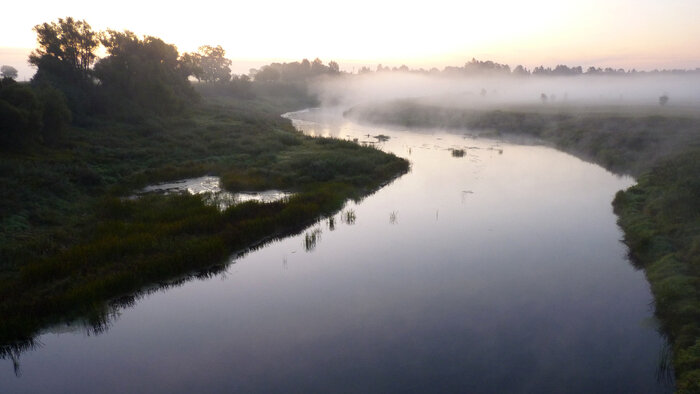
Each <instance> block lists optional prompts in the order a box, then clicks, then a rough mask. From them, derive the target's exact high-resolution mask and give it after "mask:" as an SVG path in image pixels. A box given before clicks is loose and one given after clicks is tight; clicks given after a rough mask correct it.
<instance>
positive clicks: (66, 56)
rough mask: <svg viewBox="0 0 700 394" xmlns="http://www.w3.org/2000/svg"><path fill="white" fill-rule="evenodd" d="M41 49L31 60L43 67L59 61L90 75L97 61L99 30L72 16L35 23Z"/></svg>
mask: <svg viewBox="0 0 700 394" xmlns="http://www.w3.org/2000/svg"><path fill="white" fill-rule="evenodd" d="M34 31H35V32H36V34H37V41H38V42H39V48H37V49H36V50H34V51H33V52H32V54H31V55H30V56H29V63H31V64H33V65H35V66H37V67H39V68H40V70H39V71H41V68H42V66H46V64H47V62H48V61H49V60H51V61H52V62H59V63H60V64H62V65H64V66H65V67H66V70H70V71H73V72H77V73H78V74H79V75H80V76H82V77H88V74H89V71H90V67H91V66H92V64H93V63H94V62H95V59H96V55H95V50H96V49H97V47H98V46H99V44H100V41H99V39H98V35H97V33H95V32H94V31H92V28H91V27H90V25H89V24H88V23H87V22H85V21H84V20H83V21H76V20H74V19H73V18H71V17H67V18H66V19H62V18H59V19H58V23H57V22H51V23H43V24H41V25H36V26H34Z"/></svg>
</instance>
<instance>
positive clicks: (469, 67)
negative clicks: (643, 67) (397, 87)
mask: <svg viewBox="0 0 700 394" xmlns="http://www.w3.org/2000/svg"><path fill="white" fill-rule="evenodd" d="M374 72H377V73H381V72H406V73H415V74H432V75H447V76H454V75H477V76H484V75H498V76H504V75H512V76H529V75H534V76H576V75H614V76H623V75H657V74H664V75H669V74H670V75H687V74H700V68H696V69H691V70H682V69H674V70H652V71H638V70H636V69H631V70H625V69H622V68H612V67H606V68H601V67H593V66H591V67H588V68H587V69H585V70H584V68H583V67H581V66H571V67H570V66H567V65H565V64H559V65H557V66H555V67H553V68H552V67H545V66H542V65H541V66H537V67H535V68H533V69H528V68H526V67H524V66H522V65H517V66H515V67H514V68H511V67H510V66H509V65H507V64H501V63H497V62H494V61H491V60H477V59H475V58H472V60H470V61H468V62H466V63H465V64H464V65H463V66H447V67H445V68H443V69H442V70H440V69H438V68H435V67H433V68H431V69H428V70H426V69H424V68H418V69H412V68H409V67H408V66H406V65H402V66H400V67H388V66H383V65H381V64H379V65H377V66H376V68H375V69H374V70H372V69H371V68H369V67H367V66H364V67H362V68H360V70H359V71H358V74H369V73H374Z"/></svg>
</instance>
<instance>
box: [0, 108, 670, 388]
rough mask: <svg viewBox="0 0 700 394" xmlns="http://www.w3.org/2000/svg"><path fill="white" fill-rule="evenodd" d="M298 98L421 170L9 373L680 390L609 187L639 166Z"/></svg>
mask: <svg viewBox="0 0 700 394" xmlns="http://www.w3.org/2000/svg"><path fill="white" fill-rule="evenodd" d="M289 116H290V117H291V118H292V119H295V124H296V125H297V126H298V127H299V128H301V129H303V130H304V131H305V132H307V133H309V134H312V135H323V136H336V137H339V138H347V139H351V140H353V139H357V140H358V142H359V143H362V142H366V143H373V144H375V145H376V146H377V147H378V148H380V149H384V150H386V151H391V152H395V153H396V154H398V155H400V156H403V157H406V158H408V159H409V160H410V161H411V163H412V169H411V172H410V173H409V174H407V175H405V176H403V177H401V178H399V179H397V180H396V181H394V182H393V183H391V184H390V185H388V186H386V187H384V188H383V189H381V190H380V191H379V192H377V193H375V194H373V195H371V196H369V197H367V198H366V199H364V200H363V201H360V202H357V203H349V204H348V205H347V206H346V207H345V208H344V209H343V211H342V212H339V213H338V214H336V215H335V216H334V217H333V218H331V219H324V220H322V221H320V222H319V223H318V224H316V225H315V226H312V227H311V228H309V229H307V230H305V231H304V232H302V233H301V234H298V235H296V236H292V237H289V238H286V239H284V240H281V241H276V242H274V243H272V244H269V245H267V246H265V247H263V248H261V249H259V250H257V251H254V252H251V253H249V254H247V255H245V256H242V257H239V258H234V259H233V260H234V261H233V264H232V265H230V266H229V267H228V269H227V270H226V272H225V273H223V274H221V275H218V276H216V277H214V278H210V279H205V280H195V281H191V282H187V283H185V284H184V285H182V286H179V287H176V288H171V289H168V290H166V291H162V292H156V293H153V294H151V295H149V296H147V297H145V298H144V299H142V300H140V301H139V302H137V303H136V305H135V306H134V307H133V308H128V309H124V310H122V311H121V316H119V317H118V318H117V319H115V321H114V322H113V324H112V326H111V328H110V329H109V330H108V331H106V332H105V333H102V334H100V335H88V334H87V331H86V330H80V329H78V330H75V329H72V330H71V329H65V328H57V329H55V330H54V331H53V332H48V333H45V334H44V335H42V336H41V337H40V338H39V340H40V342H41V343H42V346H41V347H40V348H38V349H37V350H35V351H32V352H28V353H25V354H23V355H22V357H21V359H20V363H21V376H20V377H16V376H15V375H14V373H13V368H12V364H11V362H10V361H9V360H5V361H3V362H2V364H0V365H1V366H3V367H2V368H0V392H3V393H5V392H7V393H42V392H52V393H54V392H65V393H92V392H105V393H124V392H133V393H158V392H162V393H191V392H209V393H217V392H266V393H267V392H285V393H286V392H305V393H307V392H337V391H340V392H362V393H365V392H473V393H506V392H507V393H531V392H552V393H555V392H556V393H561V392H566V393H592V392H595V393H606V392H607V393H621V392H630V393H632V392H633V393H647V392H664V391H668V387H665V386H663V385H661V384H659V383H658V381H657V378H656V370H657V367H658V363H659V353H660V351H661V349H662V348H663V341H662V339H661V338H660V337H659V335H658V334H657V333H656V331H655V329H654V324H653V321H652V319H651V317H652V312H651V309H650V306H649V304H650V302H651V301H652V297H651V295H650V293H649V288H648V285H647V283H646V281H645V280H644V277H643V274H642V273H641V272H639V271H635V270H634V269H633V267H632V266H631V265H630V264H629V262H628V261H627V259H626V257H625V256H626V248H625V247H624V245H623V244H621V243H620V242H619V240H620V238H621V237H622V234H621V231H620V229H619V228H618V227H617V225H616V217H615V216H614V214H613V212H612V207H611V205H610V202H611V200H612V198H613V196H614V193H615V192H616V191H617V190H619V189H622V188H625V187H628V186H630V185H631V184H633V180H632V179H630V178H627V177H618V176H615V175H613V174H610V173H609V172H607V171H605V170H604V169H602V168H600V167H598V166H596V165H593V164H590V163H586V162H583V161H581V160H579V159H577V158H574V157H572V156H569V155H566V154H564V153H561V152H557V151H555V150H552V149H549V148H545V147H540V146H518V145H511V144H508V143H504V142H499V141H494V140H485V139H473V138H470V137H468V136H465V135H463V134H462V133H452V132H446V131H431V130H417V131H416V130H414V131H408V130H401V129H389V128H381V127H375V126H369V127H368V126H361V125H357V124H354V123H349V122H346V121H344V120H342V119H341V118H340V117H339V116H338V114H337V113H330V114H329V113H326V112H321V111H306V112H301V113H294V114H290V115H289ZM377 135H385V136H388V137H389V138H388V139H384V138H375V137H374V136H377ZM456 149H463V150H464V151H465V154H464V156H461V157H459V155H457V156H455V155H453V154H452V152H453V151H454V150H456Z"/></svg>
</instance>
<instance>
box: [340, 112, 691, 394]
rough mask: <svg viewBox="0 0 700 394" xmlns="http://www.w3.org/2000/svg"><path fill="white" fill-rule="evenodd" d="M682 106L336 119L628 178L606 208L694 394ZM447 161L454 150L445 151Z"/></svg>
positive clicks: (681, 377) (684, 385) (681, 384)
mask: <svg viewBox="0 0 700 394" xmlns="http://www.w3.org/2000/svg"><path fill="white" fill-rule="evenodd" d="M694 111H695V112H692V111H688V110H687V109H685V108H681V109H678V108H672V107H668V108H655V109H649V108H642V109H639V110H635V109H631V108H625V109H624V110H623V111H618V110H617V109H615V108H600V107H596V108H594V109H593V110H587V109H580V108H564V107H553V106H547V107H545V108H544V109H543V108H537V109H533V108H511V109H509V110H504V111H498V110H482V111H476V110H469V109H465V108H450V107H439V106H435V105H429V104H422V103H420V102H417V101H413V100H404V101H396V102H391V103H386V104H384V105H378V106H372V107H369V106H368V107H356V108H353V109H352V110H350V111H348V112H346V116H350V117H353V118H355V119H359V120H364V121H370V122H375V123H388V124H399V125H403V126H406V127H443V128H453V129H462V130H464V129H468V130H470V131H471V132H475V133H477V134H478V135H482V136H492V137H503V138H510V139H516V140H523V138H525V139H527V140H529V141H537V142H540V143H545V144H549V145H551V146H553V147H556V148H558V149H560V150H564V151H566V152H569V153H572V154H574V155H576V156H579V157H581V158H583V159H585V160H588V161H592V162H595V163H597V164H600V165H602V166H603V167H605V168H607V169H608V170H610V171H613V172H616V173H625V174H631V175H634V176H635V177H636V178H637V182H638V183H637V184H636V185H634V186H632V187H631V188H629V189H628V190H625V191H619V192H618V193H617V195H616V196H615V200H614V201H613V206H614V210H615V213H616V214H617V215H618V217H619V221H618V223H619V225H620V227H622V229H623V230H624V233H625V243H626V244H627V245H628V247H629V251H630V255H631V257H632V262H633V264H635V265H636V266H637V267H639V268H641V269H643V270H644V272H645V274H646V278H647V280H648V281H649V283H650V285H651V291H652V293H653V295H654V305H655V314H656V316H657V318H658V320H659V322H660V325H661V328H662V333H663V334H664V335H666V336H667V338H668V341H669V344H670V346H671V349H672V355H671V357H672V364H673V373H674V376H675V382H676V390H677V392H678V393H700V118H698V116H697V114H696V111H697V109H694ZM453 155H454V151H453Z"/></svg>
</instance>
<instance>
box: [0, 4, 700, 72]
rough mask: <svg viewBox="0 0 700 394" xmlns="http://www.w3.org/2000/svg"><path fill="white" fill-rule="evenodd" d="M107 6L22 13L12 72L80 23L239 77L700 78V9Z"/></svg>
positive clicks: (45, 7) (9, 40) (1, 58)
mask: <svg viewBox="0 0 700 394" xmlns="http://www.w3.org/2000/svg"><path fill="white" fill-rule="evenodd" d="M103 4H104V3H94V2H87V1H66V2H60V3H58V2H43V1H40V2H38V3H33V4H32V5H31V10H28V9H25V10H24V11H23V10H21V9H19V8H21V7H17V8H18V9H17V10H14V11H13V17H12V18H8V19H7V20H5V21H4V22H3V24H2V26H0V37H2V41H1V42H0V63H3V64H4V63H9V60H10V59H9V57H8V55H6V54H7V53H9V52H8V48H22V49H24V50H25V51H27V50H29V49H31V48H34V47H35V46H36V37H35V34H34V32H33V31H32V27H33V26H34V25H36V24H39V23H42V22H48V21H55V20H57V18H59V17H66V16H72V17H74V18H76V19H84V20H86V21H87V22H88V23H90V24H91V26H92V27H93V29H95V30H103V29H107V28H112V29H116V30H131V31H133V32H135V33H137V34H139V35H152V36H156V37H160V38H162V39H163V40H164V41H166V42H168V43H172V44H175V45H176V46H177V47H178V48H179V50H180V51H181V52H186V51H195V50H196V49H197V47H199V46H200V45H205V44H210V45H222V46H223V47H224V49H225V50H226V51H227V57H229V58H231V59H233V60H234V62H235V61H237V60H238V61H239V65H238V67H236V66H235V65H234V71H237V72H243V70H242V69H245V67H247V65H254V64H255V63H256V61H257V62H258V63H262V64H264V62H269V61H294V60H300V59H302V58H309V59H313V58H316V57H319V58H321V59H322V60H324V61H325V62H328V61H330V60H336V61H338V62H339V63H340V64H341V67H342V68H343V69H345V70H348V71H350V70H351V68H353V67H355V66H357V67H359V66H360V65H364V64H368V65H370V64H372V65H376V64H378V63H383V64H385V65H390V66H398V65H401V64H407V65H408V66H410V67H425V68H430V67H438V68H441V67H444V66H446V65H461V64H463V63H464V62H465V61H467V60H469V59H471V58H472V57H475V58H478V59H483V60H486V59H489V60H493V61H496V62H500V63H506V64H510V65H511V66H515V65H517V64H523V65H525V66H526V67H534V66H536V65H540V64H544V65H550V66H553V65H556V64H560V63H562V64H570V65H581V66H584V67H586V66H591V65H594V66H603V67H606V66H611V67H621V68H626V69H631V68H637V69H654V68H696V67H700V53H698V48H700V25H698V24H697V23H695V22H696V19H697V17H698V16H700V2H698V1H692V0H670V1H664V2H660V1H650V0H642V1H624V0H609V1H603V0H591V1H554V0H534V1H530V2H520V1H507V2H466V3H462V4H454V3H453V2H450V1H443V0H438V1H433V2H429V3H415V4H408V3H405V2H396V1H390V2H376V3H375V2H371V1H367V0H360V1H354V2H346V3H333V4H332V5H330V3H328V2H322V1H314V0H310V1H299V2H272V3H265V4H261V3H260V4H258V3H252V2H245V3H231V4H217V3H215V2H198V3H196V4H195V5H196V8H192V7H188V8H186V7H179V8H173V7H172V3H166V2H142V1H140V2H137V1H134V0H126V1H123V2H120V3H119V4H118V6H110V7H107V6H105V5H103ZM26 7H27V8H28V7H29V6H26ZM3 50H4V51H3ZM13 60H14V59H13ZM19 66H23V65H19Z"/></svg>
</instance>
